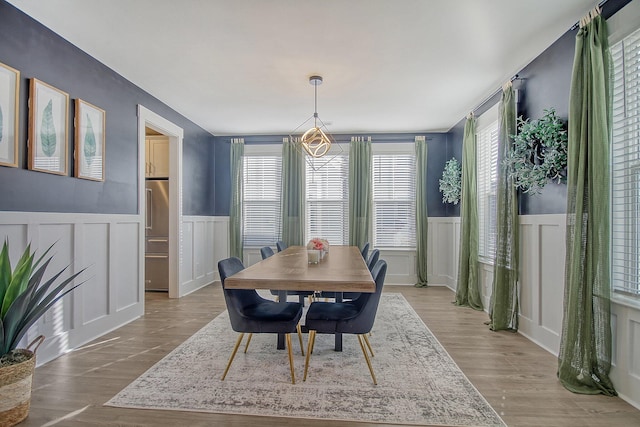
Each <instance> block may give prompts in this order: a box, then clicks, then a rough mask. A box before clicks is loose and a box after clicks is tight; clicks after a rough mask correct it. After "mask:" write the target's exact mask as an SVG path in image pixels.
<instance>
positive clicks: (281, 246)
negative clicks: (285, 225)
mask: <svg viewBox="0 0 640 427" xmlns="http://www.w3.org/2000/svg"><path fill="white" fill-rule="evenodd" d="M276 247H277V248H278V252H282V251H284V250H285V249H287V248H288V247H289V246H288V245H287V244H286V243H285V242H283V241H282V240H278V241H277V242H276Z"/></svg>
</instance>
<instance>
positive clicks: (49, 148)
mask: <svg viewBox="0 0 640 427" xmlns="http://www.w3.org/2000/svg"><path fill="white" fill-rule="evenodd" d="M52 111H53V100H52V99H50V100H49V102H48V103H47V106H46V107H45V108H44V110H43V112H42V124H41V125H40V138H41V141H42V152H43V153H44V155H45V156H47V157H51V156H53V155H54V153H55V152H56V126H55V125H54V124H53V112H52Z"/></svg>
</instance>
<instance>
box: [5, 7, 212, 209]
mask: <svg viewBox="0 0 640 427" xmlns="http://www.w3.org/2000/svg"><path fill="white" fill-rule="evenodd" d="M0 40H1V42H0V62H2V63H4V64H7V65H9V66H11V67H13V68H16V69H18V70H19V71H20V73H21V75H20V76H21V81H20V125H19V136H20V145H19V167H18V168H8V167H0V210H5V211H36V212H90V213H118V214H135V213H137V212H138V141H137V138H138V118H137V105H138V104H142V105H144V106H145V107H147V108H148V109H150V110H152V111H153V112H155V113H157V114H159V115H161V116H163V117H164V118H166V119H167V120H169V121H171V122H173V123H175V124H176V125H177V126H180V127H182V128H183V129H184V150H183V167H184V176H183V179H184V181H183V182H184V185H183V213H184V214H185V215H211V214H212V212H213V185H212V184H211V183H212V180H213V175H212V171H211V168H210V167H209V165H210V159H211V156H212V155H213V152H212V147H211V145H212V141H213V136H212V135H211V134H210V133H208V132H207V131H205V130H204V129H202V128H200V127H199V126H197V125H195V124H194V123H193V122H191V121H189V120H187V119H186V118H185V117H183V116H181V115H180V114H178V113H177V112H175V111H174V110H172V109H171V108H169V107H168V106H166V105H165V104H163V103H161V102H160V101H158V100H157V99H155V98H153V97H152V96H151V95H149V94H148V93H146V92H144V91H143V90H141V89H140V88H138V87H137V86H135V85H133V84H132V83H131V82H129V81H127V80H125V79H124V78H123V77H122V76H120V75H119V74H117V73H115V72H114V71H113V70H111V69H109V68H108V67H106V66H105V65H103V64H101V63H100V62H98V61H97V60H95V59H94V58H92V57H90V56H89V55H87V54H85V53H84V52H82V51H81V50H79V49H78V48H76V47H74V46H73V45H71V44H70V43H68V42H67V41H65V40H64V39H62V38H61V37H59V36H57V35H56V34H54V33H53V32H51V31H50V30H48V29H47V28H45V27H43V26H42V25H41V24H40V23H38V22H36V21H35V20H33V19H32V18H30V17H29V16H27V15H25V14H24V13H22V12H21V11H19V10H18V9H16V8H14V7H13V6H11V5H9V4H8V3H6V2H5V1H3V0H0ZM31 77H35V78H37V79H39V80H42V81H44V82H46V83H48V84H50V85H52V86H54V87H56V88H58V89H60V90H62V91H64V92H67V93H68V94H69V97H70V99H71V104H70V109H69V113H70V118H69V131H70V133H69V140H68V144H69V150H68V162H69V166H70V167H69V173H68V176H58V175H52V174H48V173H42V172H35V171H29V170H27V130H28V92H29V91H28V88H29V84H28V83H29V80H28V79H29V78H31ZM77 98H80V99H83V100H85V101H87V102H90V103H92V104H94V105H96V106H98V107H100V108H102V109H104V110H105V111H106V118H107V120H106V144H105V149H106V158H105V167H106V171H105V181H104V182H93V181H88V180H84V179H77V178H73V177H72V176H73V170H72V168H73V113H74V109H73V100H74V99H77Z"/></svg>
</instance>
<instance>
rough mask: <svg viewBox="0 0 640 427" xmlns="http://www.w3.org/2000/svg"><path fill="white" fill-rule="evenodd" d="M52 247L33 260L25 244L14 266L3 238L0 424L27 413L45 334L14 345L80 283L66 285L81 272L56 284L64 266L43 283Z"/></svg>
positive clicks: (12, 422) (0, 254) (0, 257)
mask: <svg viewBox="0 0 640 427" xmlns="http://www.w3.org/2000/svg"><path fill="white" fill-rule="evenodd" d="M52 247H53V245H52V246H50V247H49V249H47V250H46V251H45V252H44V254H42V256H40V258H38V259H37V260H36V259H35V253H32V252H31V245H28V246H27V248H26V249H25V251H24V253H23V254H22V256H21V257H20V259H19V260H18V263H17V264H16V266H15V268H14V269H12V268H11V262H10V260H9V243H8V242H7V241H6V240H5V242H4V245H3V246H2V251H1V252H0V404H1V405H0V406H1V407H2V409H0V427H5V426H6V427H8V426H13V425H15V424H17V423H19V422H20V421H22V420H24V419H25V418H26V417H27V415H28V414H29V405H30V402H31V379H32V377H33V371H34V369H35V363H36V360H35V359H36V357H35V351H36V350H37V346H39V345H40V343H42V341H43V340H44V337H42V336H40V337H38V338H36V339H35V340H34V341H33V342H32V343H31V344H29V345H28V346H27V348H23V349H19V348H17V346H18V345H19V344H20V341H21V339H22V338H23V337H24V335H25V334H26V333H27V330H28V329H29V328H30V327H31V326H32V325H33V324H34V323H35V322H36V321H37V320H38V319H39V318H40V317H41V316H42V315H43V314H44V313H45V312H46V311H47V310H49V308H51V307H52V306H53V305H54V304H55V303H56V302H57V301H58V300H59V299H60V298H62V297H64V296H65V295H66V294H68V293H69V292H71V291H72V290H73V289H75V288H76V287H78V286H80V284H81V283H80V284H77V285H75V286H70V287H68V286H67V285H69V284H70V283H71V282H72V281H73V280H74V279H75V278H76V277H77V276H78V275H79V274H80V273H82V271H80V272H78V273H76V274H73V275H72V276H71V277H69V278H68V279H66V280H63V281H62V282H60V283H56V281H57V280H58V278H59V277H60V275H61V274H62V273H63V272H64V271H65V270H66V268H65V269H63V270H62V271H60V272H58V273H56V274H54V275H53V277H51V278H50V279H48V280H47V281H45V282H43V277H44V274H45V270H46V269H47V266H48V265H49V263H50V262H51V259H52V258H53V257H49V258H48V259H46V260H44V257H45V256H46V255H47V253H48V252H49V250H51V248H52ZM83 271H84V270H83ZM34 345H35V348H33V350H32V349H31V348H32V347H33V346H34Z"/></svg>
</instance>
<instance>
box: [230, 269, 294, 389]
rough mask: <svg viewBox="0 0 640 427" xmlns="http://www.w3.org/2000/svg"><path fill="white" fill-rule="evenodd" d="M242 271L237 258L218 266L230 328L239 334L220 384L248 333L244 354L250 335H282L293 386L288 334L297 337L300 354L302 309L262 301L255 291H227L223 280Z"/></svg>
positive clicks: (291, 353)
mask: <svg viewBox="0 0 640 427" xmlns="http://www.w3.org/2000/svg"><path fill="white" fill-rule="evenodd" d="M243 269H244V265H243V264H242V261H240V259H239V258H236V257H231V258H226V259H223V260H221V261H219V262H218V272H219V273H220V280H221V282H222V290H223V293H224V300H225V303H226V304H227V310H228V312H229V320H230V321H231V328H232V329H233V330H234V331H236V332H240V336H239V337H238V340H237V341H236V344H235V346H234V348H233V351H232V353H231V357H230V358H229V362H228V363H227V367H226V369H225V370H224V374H222V378H221V380H222V381H224V379H225V377H226V376H227V373H228V372H229V368H230V367H231V363H232V362H233V359H234V358H235V356H236V353H237V352H238V347H239V346H240V343H241V342H242V338H243V337H244V334H245V333H249V337H248V338H247V344H246V346H245V349H244V352H245V353H246V352H247V349H248V348H249V342H250V341H251V337H252V336H253V334H285V337H286V343H287V350H288V352H289V366H290V368H291V383H293V384H295V383H296V378H295V373H294V369H293V352H292V349H291V335H290V334H291V333H292V332H296V331H297V333H298V339H299V340H300V350H301V351H302V354H303V355H304V350H302V334H301V330H300V325H299V321H300V317H302V305H300V304H299V303H297V302H288V303H278V302H275V301H271V300H268V299H265V298H262V297H261V296H260V295H258V293H257V292H256V291H255V289H227V288H225V286H224V282H225V280H226V279H227V277H229V276H232V275H234V274H236V273H237V272H239V271H241V270H243Z"/></svg>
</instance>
